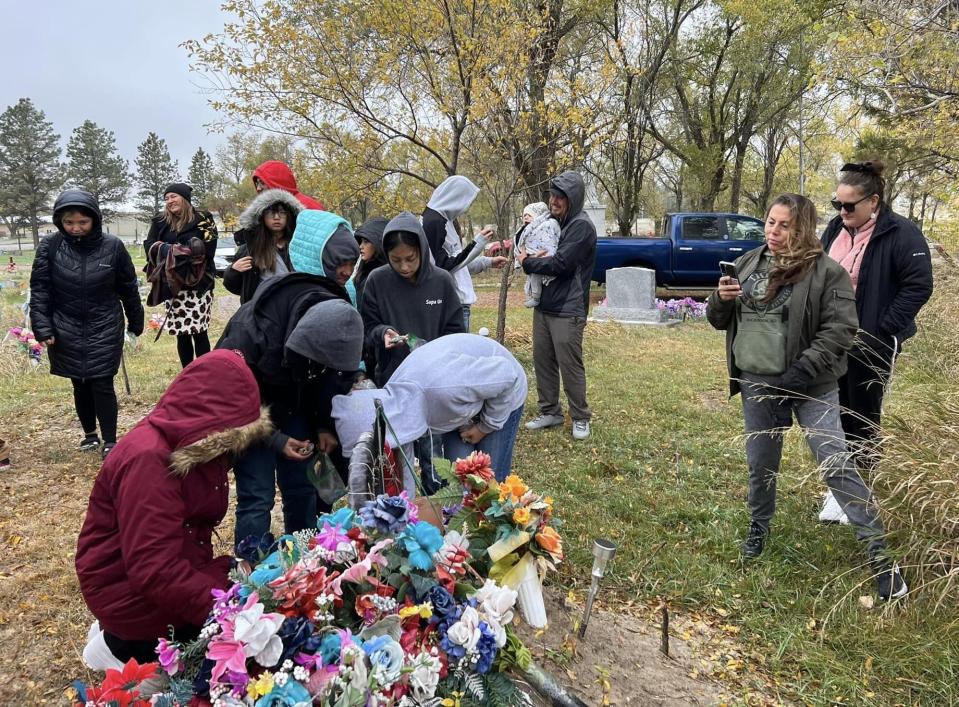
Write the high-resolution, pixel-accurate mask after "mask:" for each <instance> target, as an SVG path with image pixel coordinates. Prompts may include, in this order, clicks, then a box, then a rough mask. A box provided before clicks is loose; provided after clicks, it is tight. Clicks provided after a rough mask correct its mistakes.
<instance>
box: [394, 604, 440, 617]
mask: <svg viewBox="0 0 959 707" xmlns="http://www.w3.org/2000/svg"><path fill="white" fill-rule="evenodd" d="M417 614H419V617H420V618H421V619H428V618H430V617H431V616H432V615H433V607H432V606H431V605H430V604H429V602H427V603H425V604H417V605H416V606H404V607H403V608H402V609H400V618H401V619H408V618H409V617H411V616H416V615H417Z"/></svg>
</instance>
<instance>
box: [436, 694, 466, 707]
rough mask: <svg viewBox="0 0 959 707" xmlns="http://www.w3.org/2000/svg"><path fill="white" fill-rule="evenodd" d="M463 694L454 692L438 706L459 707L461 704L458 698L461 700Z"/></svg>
mask: <svg viewBox="0 0 959 707" xmlns="http://www.w3.org/2000/svg"><path fill="white" fill-rule="evenodd" d="M464 694H465V693H463V692H457V691H456V690H454V691H453V696H452V697H447V698H446V699H445V700H443V701H442V702H440V704H441V705H442V707H460V704H461V703H460V698H462V697H463V695H464Z"/></svg>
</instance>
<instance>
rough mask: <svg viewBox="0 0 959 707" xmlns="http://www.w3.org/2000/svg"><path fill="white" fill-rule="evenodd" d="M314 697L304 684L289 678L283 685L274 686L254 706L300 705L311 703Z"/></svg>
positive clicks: (284, 706) (279, 706) (282, 706)
mask: <svg viewBox="0 0 959 707" xmlns="http://www.w3.org/2000/svg"><path fill="white" fill-rule="evenodd" d="M311 704H313V698H312V697H311V696H310V693H309V692H308V691H307V689H306V688H305V687H303V685H301V684H300V683H298V682H296V681H295V680H287V681H286V683H285V684H284V685H283V687H279V686H277V685H274V686H273V689H272V690H270V691H269V692H268V693H267V694H265V695H263V697H261V698H260V699H258V700H257V701H256V704H255V705H254V707H298V705H311Z"/></svg>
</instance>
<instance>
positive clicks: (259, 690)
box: [246, 671, 273, 700]
mask: <svg viewBox="0 0 959 707" xmlns="http://www.w3.org/2000/svg"><path fill="white" fill-rule="evenodd" d="M272 689H273V673H271V672H269V671H267V672H264V673H261V674H260V677H258V678H257V679H256V680H251V681H250V682H249V683H248V684H247V686H246V694H247V695H249V696H250V697H252V698H253V699H254V700H255V699H257V698H260V697H263V695H267V694H269V692H270V690H272Z"/></svg>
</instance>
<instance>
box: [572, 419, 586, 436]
mask: <svg viewBox="0 0 959 707" xmlns="http://www.w3.org/2000/svg"><path fill="white" fill-rule="evenodd" d="M587 438H589V420H573V439H575V440H580V441H582V440H584V439H587Z"/></svg>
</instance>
